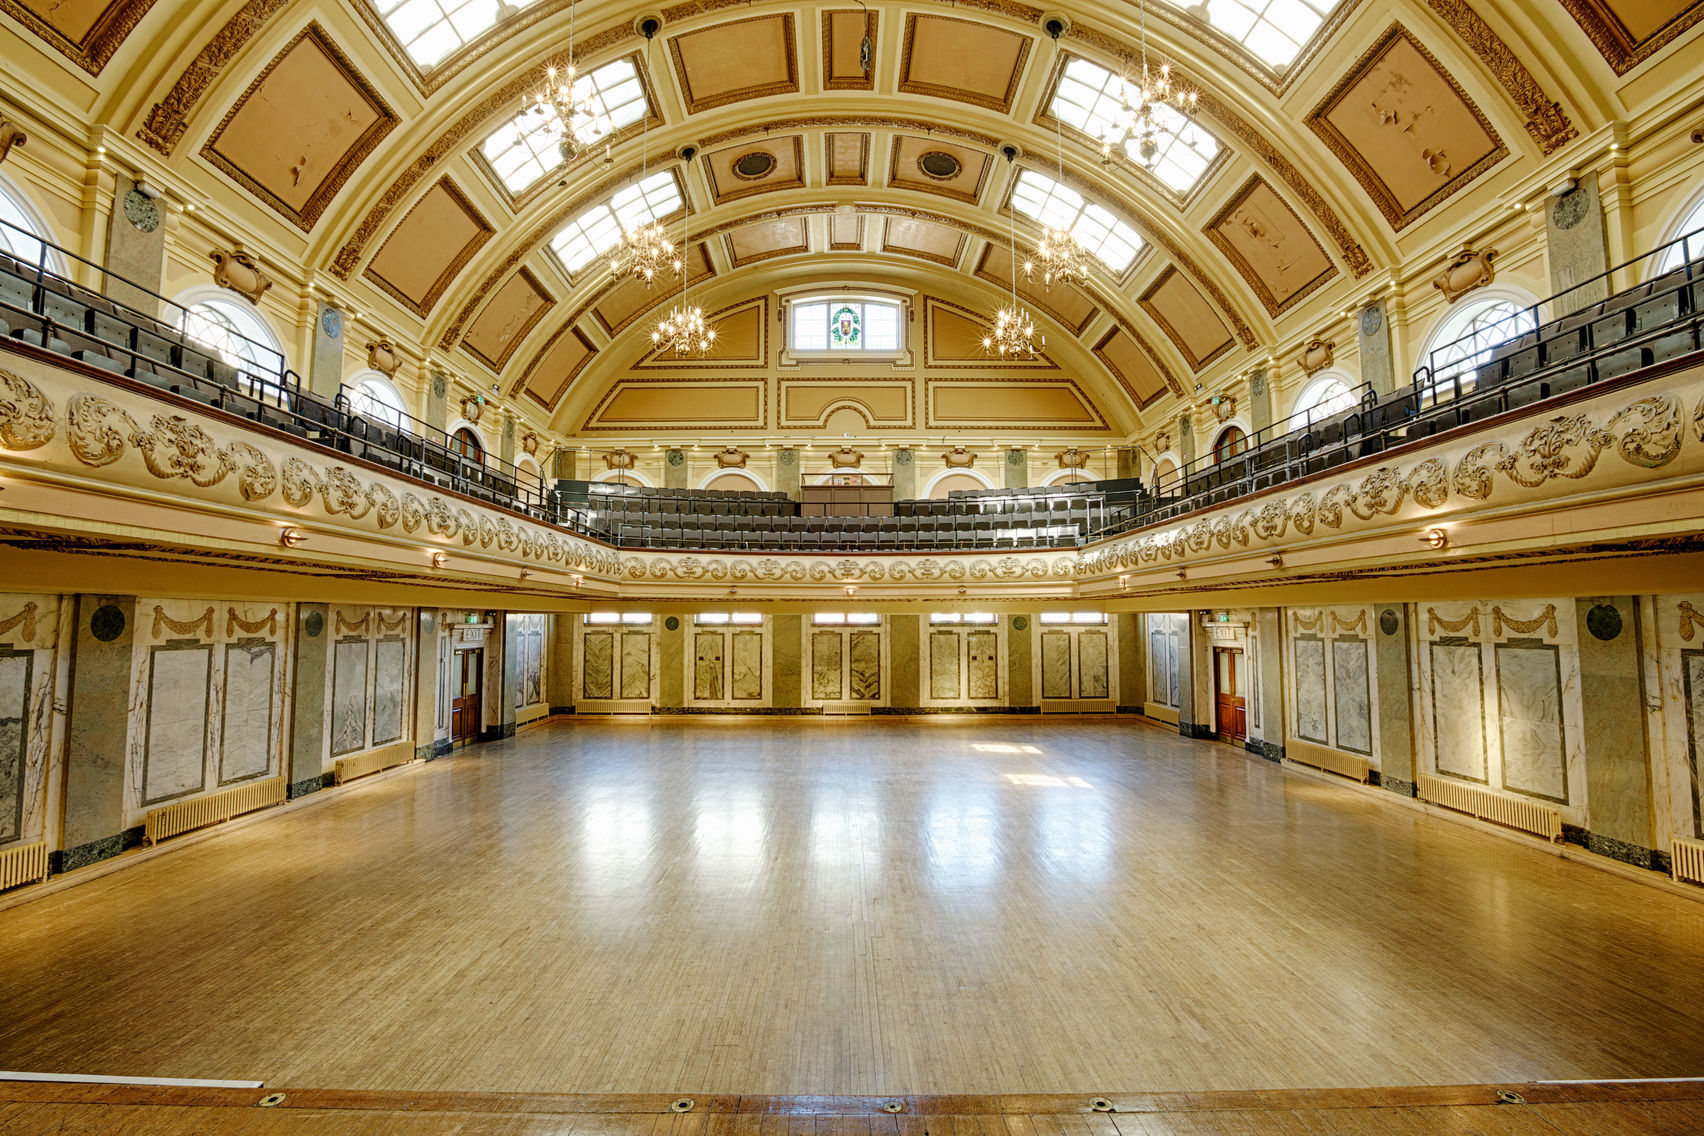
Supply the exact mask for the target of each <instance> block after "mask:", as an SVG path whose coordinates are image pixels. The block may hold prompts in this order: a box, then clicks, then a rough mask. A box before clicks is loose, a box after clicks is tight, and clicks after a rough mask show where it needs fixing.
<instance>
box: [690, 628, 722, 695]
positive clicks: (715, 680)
mask: <svg viewBox="0 0 1704 1136" xmlns="http://www.w3.org/2000/svg"><path fill="white" fill-rule="evenodd" d="M693 655H694V660H693V670H692V696H693V697H694V698H698V699H702V700H705V701H710V700H720V699H721V697H722V632H720V631H700V632H698V633H697V634H696V635H694V636H693Z"/></svg>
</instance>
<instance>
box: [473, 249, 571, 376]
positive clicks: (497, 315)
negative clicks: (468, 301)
mask: <svg viewBox="0 0 1704 1136" xmlns="http://www.w3.org/2000/svg"><path fill="white" fill-rule="evenodd" d="M555 303H556V300H555V298H554V297H552V296H551V294H550V293H549V292H546V291H545V290H544V285H543V284H540V283H539V281H538V277H536V276H534V275H533V274H532V272H531V271H529V270H528V269H525V268H523V269H521V270H520V271H519V272H517V273H515V274H514V275H513V276H511V277H509V279H508V280H506V281H504V283H503V286H502V287H501V288H499V289H497V294H496V295H495V296H492V297H491V300H490V302H488V303H487V304H486V305H485V308H484V310H483V311H481V312H480V313H479V316H478V318H477V319H475V320H474V321H473V326H472V327H470V328H468V331H467V336H466V338H464V339H463V340H462V346H463V347H465V348H467V349H468V351H469V352H471V353H472V354H473V355H474V357H476V358H477V359H478V360H479V361H480V362H481V363H484V364H485V365H486V366H487V367H490V368H491V369H492V370H493V371H497V372H501V371H502V370H503V368H504V367H505V366H506V365H507V364H508V362H509V357H510V356H511V355H513V354H514V353H515V348H517V347H519V346H520V345H521V341H522V340H523V339H525V338H526V337H527V332H529V331H531V330H532V329H533V325H534V324H536V323H538V321H539V320H541V319H543V318H544V313H545V312H547V311H549V310H550V309H551V307H552V306H554V305H555Z"/></svg>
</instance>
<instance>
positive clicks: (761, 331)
mask: <svg viewBox="0 0 1704 1136" xmlns="http://www.w3.org/2000/svg"><path fill="white" fill-rule="evenodd" d="M768 312H769V304H768V302H767V301H766V300H765V299H764V298H762V297H759V298H758V299H755V300H747V301H746V302H745V303H742V304H736V305H735V306H734V307H731V308H723V309H722V310H720V311H715V312H709V313H707V314H706V315H705V321H706V322H708V323H709V324H710V326H711V327H713V328H714V329H715V330H716V343H715V346H713V347H711V348H710V350H709V351H707V352H705V354H704V355H703V357H702V358H694V359H684V360H683V359H681V358H680V357H678V356H676V355H675V354H673V353H672V352H668V351H653V352H651V353H650V354H649V355H647V356H645V358H644V359H642V360H640V361H639V363H637V364H636V365H635V369H636V370H645V371H653V370H675V371H678V370H681V369H682V368H685V369H687V370H691V371H701V370H703V369H704V368H706V367H742V368H745V369H747V370H749V369H751V368H753V367H761V366H763V365H764V364H765V363H767V362H768V361H769V355H768V351H769V340H768V332H769V321H768V319H766V318H765V317H766V316H767V314H768Z"/></svg>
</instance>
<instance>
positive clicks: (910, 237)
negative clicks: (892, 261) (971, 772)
mask: <svg viewBox="0 0 1704 1136" xmlns="http://www.w3.org/2000/svg"><path fill="white" fill-rule="evenodd" d="M882 251H883V252H896V253H901V254H903V255H905V256H916V257H922V258H923V259H924V260H932V261H934V262H935V263H936V264H947V265H957V264H958V260H959V254H960V253H961V252H963V251H964V234H963V233H961V232H959V231H958V230H957V229H952V228H948V227H947V226H946V225H942V224H939V223H937V222H934V221H922V220H918V219H916V218H914V217H888V218H886V221H885V225H884V228H883V231H882Z"/></svg>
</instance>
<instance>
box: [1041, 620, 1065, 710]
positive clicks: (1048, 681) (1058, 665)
mask: <svg viewBox="0 0 1704 1136" xmlns="http://www.w3.org/2000/svg"><path fill="white" fill-rule="evenodd" d="M1041 696H1042V697H1043V698H1069V697H1071V633H1070V632H1069V631H1043V632H1042V633H1041Z"/></svg>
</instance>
